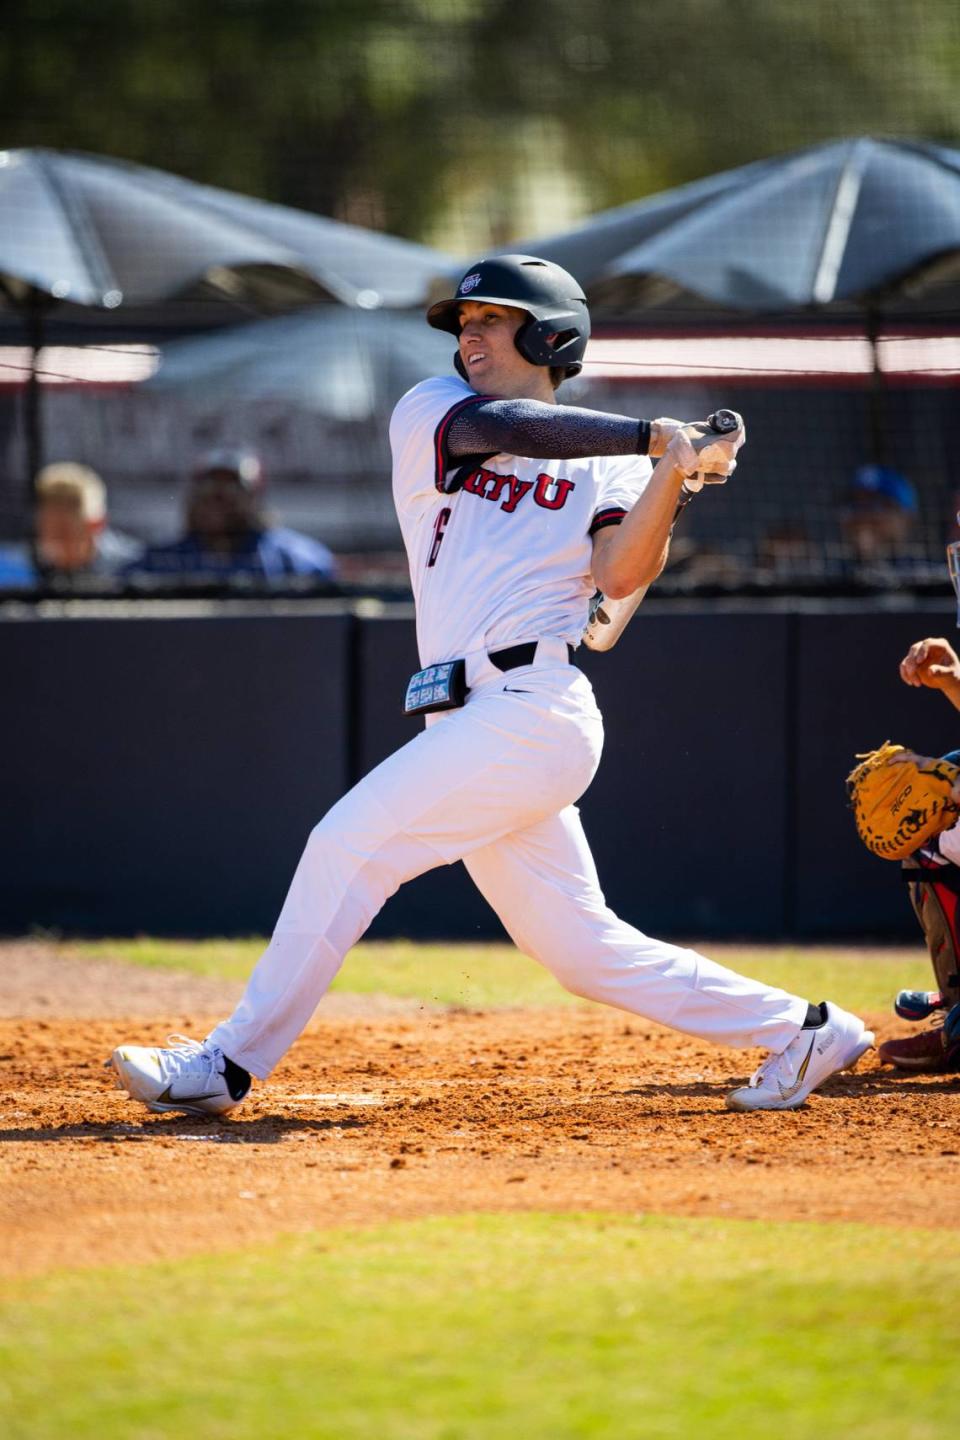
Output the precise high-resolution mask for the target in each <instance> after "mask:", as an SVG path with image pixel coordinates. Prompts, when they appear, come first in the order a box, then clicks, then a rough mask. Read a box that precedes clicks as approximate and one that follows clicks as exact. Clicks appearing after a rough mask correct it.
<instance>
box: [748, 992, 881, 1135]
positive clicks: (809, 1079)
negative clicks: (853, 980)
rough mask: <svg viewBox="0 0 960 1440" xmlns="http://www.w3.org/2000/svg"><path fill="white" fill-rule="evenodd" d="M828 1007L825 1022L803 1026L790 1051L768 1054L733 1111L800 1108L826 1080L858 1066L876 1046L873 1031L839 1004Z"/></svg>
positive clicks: (824, 1007)
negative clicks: (804, 1027)
mask: <svg viewBox="0 0 960 1440" xmlns="http://www.w3.org/2000/svg"><path fill="white" fill-rule="evenodd" d="M823 1010H824V1012H825V1014H826V1017H827V1018H826V1019H825V1021H824V1022H823V1024H822V1025H818V1026H816V1028H814V1029H810V1030H801V1031H800V1034H799V1035H798V1036H797V1038H796V1040H792V1041H791V1042H790V1044H789V1045H788V1046H787V1048H786V1050H784V1051H782V1052H781V1053H780V1054H779V1055H768V1057H767V1059H766V1060H764V1062H763V1064H762V1065H761V1066H760V1068H759V1069H758V1070H757V1071H756V1072H755V1073H754V1074H753V1075H751V1077H750V1082H749V1084H747V1085H744V1086H743V1087H742V1088H741V1089H739V1090H731V1092H730V1094H729V1095H728V1096H727V1105H728V1106H729V1107H730V1109H731V1110H796V1108H797V1106H798V1105H802V1104H803V1102H804V1100H806V1098H807V1096H808V1095H809V1094H810V1092H811V1091H813V1090H816V1088H817V1086H818V1085H822V1084H823V1082H824V1080H828V1079H829V1078H830V1076H831V1075H836V1074H837V1072H838V1071H839V1070H851V1069H852V1068H853V1066H854V1065H856V1063H857V1061H858V1060H859V1059H860V1056H861V1055H862V1054H863V1053H864V1051H865V1050H869V1049H870V1046H871V1045H872V1044H873V1034H872V1032H871V1031H870V1030H866V1029H864V1025H863V1021H862V1020H858V1019H857V1017H856V1015H851V1014H849V1013H848V1012H847V1011H846V1010H841V1009H840V1007H839V1005H833V1004H831V1003H830V1002H829V1001H828V1002H827V1003H826V1004H825V1005H824V1006H823Z"/></svg>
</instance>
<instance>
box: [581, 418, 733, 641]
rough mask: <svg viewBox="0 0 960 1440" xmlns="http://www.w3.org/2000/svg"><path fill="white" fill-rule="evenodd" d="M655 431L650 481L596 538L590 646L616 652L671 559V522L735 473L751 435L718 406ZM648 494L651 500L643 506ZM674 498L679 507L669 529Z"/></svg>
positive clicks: (658, 424) (662, 423) (655, 424)
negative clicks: (700, 417) (706, 489)
mask: <svg viewBox="0 0 960 1440" xmlns="http://www.w3.org/2000/svg"><path fill="white" fill-rule="evenodd" d="M650 429H651V439H650V453H651V454H658V453H659V454H660V455H661V459H660V460H659V461H658V463H657V465H656V467H655V468H654V472H653V475H652V476H651V478H650V483H649V485H648V486H647V488H646V490H645V491H644V492H643V494H642V495H641V497H640V499H639V500H638V501H637V503H636V505H635V506H634V507H633V509H632V510H631V511H630V513H629V515H628V516H627V517H626V519H625V520H624V521H623V523H622V524H621V525H620V526H618V527H617V529H615V530H614V529H610V530H600V531H599V532H598V533H597V534H596V535H595V536H594V541H593V577H594V580H595V581H596V584H597V588H598V592H599V593H598V594H597V595H596V596H595V598H594V601H593V604H592V605H591V607H590V616H589V619H588V621H587V626H586V629H585V630H584V632H583V642H584V644H585V645H586V646H587V647H588V649H591V650H612V649H613V646H614V645H615V644H616V643H617V641H618V640H619V638H620V636H621V635H622V634H623V632H624V630H625V629H626V627H627V624H628V623H629V621H630V620H631V618H632V617H633V615H634V614H635V612H636V610H637V608H638V607H639V605H640V603H641V601H642V600H643V598H644V596H645V595H646V593H647V590H648V589H649V588H650V585H651V584H652V583H653V581H654V580H655V579H656V578H657V576H658V575H659V574H660V572H661V571H662V569H663V567H664V565H665V564H666V560H667V553H668V551H669V548H670V537H671V535H672V534H673V527H674V526H675V525H676V523H677V520H678V519H679V518H680V515H681V513H682V512H683V509H684V507H685V506H686V505H687V504H688V502H689V501H690V500H691V499H692V497H693V496H694V495H696V494H697V493H698V492H699V491H700V490H701V489H702V488H703V486H704V484H709V483H714V484H722V483H723V482H724V481H725V480H726V479H727V477H728V476H729V475H731V474H732V473H733V471H734V470H735V469H736V464H737V462H736V458H735V457H736V454H737V451H738V450H739V449H740V447H741V445H742V444H743V442H744V439H745V438H746V431H745V428H744V425H743V421H742V420H741V418H740V416H739V415H737V414H736V412H735V411H733V410H718V411H717V412H716V414H714V415H711V416H710V417H709V419H708V420H707V421H706V422H703V421H700V422H697V423H696V424H691V425H682V424H681V423H680V422H679V421H677V420H653V421H651V426H650ZM720 437H722V438H720ZM651 492H652V493H651ZM648 496H650V501H652V502H654V503H653V504H651V503H650V501H648V503H647V504H645V503H644V502H645V501H647V497H648ZM670 503H672V506H673V509H672V513H670V515H669V520H668V521H667V523H666V528H664V519H665V515H666V513H667V511H668V508H669V504H670ZM638 576H640V577H642V583H641V584H640V585H639V586H638V585H637V578H638Z"/></svg>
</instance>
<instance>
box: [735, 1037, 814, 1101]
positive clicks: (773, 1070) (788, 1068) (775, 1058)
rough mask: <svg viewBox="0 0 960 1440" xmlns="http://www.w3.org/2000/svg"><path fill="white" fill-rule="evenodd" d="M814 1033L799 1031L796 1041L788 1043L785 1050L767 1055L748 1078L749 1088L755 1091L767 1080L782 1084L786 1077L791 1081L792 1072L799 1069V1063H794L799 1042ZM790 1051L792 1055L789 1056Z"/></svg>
mask: <svg viewBox="0 0 960 1440" xmlns="http://www.w3.org/2000/svg"><path fill="white" fill-rule="evenodd" d="M814 1033H815V1032H814V1031H812V1030H801V1031H800V1034H799V1035H798V1036H797V1037H796V1039H795V1040H791V1041H790V1044H789V1045H788V1046H787V1048H786V1050H780V1051H774V1053H773V1054H772V1055H768V1056H767V1058H766V1060H764V1061H762V1062H761V1063H760V1064H759V1065H758V1066H757V1068H756V1070H755V1071H754V1072H753V1074H752V1075H751V1076H750V1088H751V1089H756V1088H757V1087H758V1086H760V1085H763V1084H764V1082H765V1081H767V1080H771V1081H773V1082H774V1083H776V1082H780V1083H783V1082H785V1081H786V1079H787V1076H788V1075H789V1076H790V1079H791V1081H792V1079H793V1071H794V1070H797V1069H799V1061H798V1063H797V1064H795V1063H794V1061H795V1060H797V1057H798V1055H799V1048H800V1047H799V1042H800V1041H801V1039H802V1038H803V1037H804V1036H810V1035H812V1034H814ZM791 1051H792V1052H793V1054H791ZM804 1053H806V1052H804ZM781 1069H782V1070H783V1072H784V1073H782V1074H781V1073H780V1072H781Z"/></svg>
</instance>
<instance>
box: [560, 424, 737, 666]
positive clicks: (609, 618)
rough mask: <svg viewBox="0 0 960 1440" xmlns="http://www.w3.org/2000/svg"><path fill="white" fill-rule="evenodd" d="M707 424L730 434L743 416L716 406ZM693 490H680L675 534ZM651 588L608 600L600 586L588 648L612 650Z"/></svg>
mask: <svg viewBox="0 0 960 1440" xmlns="http://www.w3.org/2000/svg"><path fill="white" fill-rule="evenodd" d="M707 424H708V425H709V426H710V429H711V430H715V431H716V432H717V434H718V435H728V434H729V433H730V431H731V430H736V428H737V426H738V425H739V424H740V419H739V416H737V415H735V414H734V412H733V411H732V410H715V411H714V412H713V414H712V415H708V416H707ZM694 493H695V492H694V491H693V490H688V489H686V488H685V489H683V490H681V492H680V496H681V498H680V500H679V502H678V504H677V508H676V510H675V511H674V515H673V520H672V521H671V523H670V533H671V534H673V527H674V525H676V523H677V521H678V520H679V518H680V516H681V514H682V513H683V510H684V509H685V507H686V506H687V505H689V503H690V501H691V500H692V499H693V496H694ZM649 589H650V586H649V585H641V586H640V589H639V590H634V592H633V594H632V595H627V596H625V597H624V598H623V599H622V600H608V599H607V597H606V596H605V595H604V594H603V593H602V592H601V591H600V590H598V591H597V593H596V595H594V597H593V599H592V600H591V602H590V613H589V615H588V616H587V624H586V628H585V629H584V632H583V637H582V638H583V643H584V645H586V647H587V649H588V650H612V649H613V647H614V645H616V643H617V641H618V640H619V639H620V636H621V635H622V634H623V632H624V630H626V628H627V626H628V624H629V623H630V621H631V620H632V619H633V617H634V615H635V614H636V612H637V610H638V609H639V608H640V604H641V601H642V600H643V597H644V596H645V595H646V593H647V591H648V590H649Z"/></svg>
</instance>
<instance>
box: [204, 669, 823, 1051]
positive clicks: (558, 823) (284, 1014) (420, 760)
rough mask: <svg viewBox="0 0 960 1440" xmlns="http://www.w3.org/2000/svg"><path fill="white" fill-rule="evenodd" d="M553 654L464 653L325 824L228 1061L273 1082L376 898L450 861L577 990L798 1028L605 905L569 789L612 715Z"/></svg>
mask: <svg viewBox="0 0 960 1440" xmlns="http://www.w3.org/2000/svg"><path fill="white" fill-rule="evenodd" d="M561 654H563V655H565V647H563V646H562V645H560V644H559V642H551V641H541V642H540V646H539V648H538V651H537V663H535V664H534V665H533V666H529V667H523V668H522V669H517V670H511V671H508V672H507V673H506V674H501V672H500V671H498V670H496V669H495V668H494V666H493V665H491V664H490V662H489V661H488V660H487V659H486V657H485V656H480V657H468V672H467V678H468V682H469V683H470V685H471V693H470V696H469V697H468V700H467V704H466V705H465V706H464V707H463V708H462V709H459V710H452V711H448V712H446V713H444V714H442V715H436V716H431V717H430V719H429V721H428V725H427V728H426V729H425V730H424V731H423V732H422V733H420V734H419V735H417V737H416V739H414V740H411V741H410V743H409V744H407V745H404V746H403V748H402V749H401V750H398V751H397V752H396V753H395V754H394V755H391V756H390V758H389V759H387V760H385V761H384V762H383V764H382V765H379V766H377V768H376V769H375V770H373V771H371V773H370V774H369V775H367V776H366V777H365V778H364V779H363V780H361V781H360V782H359V784H358V785H356V786H355V787H354V788H353V789H352V790H351V791H350V792H349V793H348V794H347V795H345V796H344V797H343V799H342V800H339V801H338V802H337V804H336V805H334V806H333V808H332V809H331V810H330V811H329V812H328V814H327V815H326V816H325V817H324V818H323V820H321V821H320V823H319V825H317V826H316V828H315V829H314V830H313V831H312V833H311V835H310V838H309V840H308V841H307V846H306V849H305V850H304V852H303V855H302V857H301V860H300V863H299V865H298V867H297V870H296V873H295V875H294V877H293V881H292V884H291V886H290V891H289V893H288V895H287V898H286V901H285V903H284V906H283V910H282V911H281V914H280V918H279V920H278V921H277V927H276V930H275V931H274V934H273V937H272V939H271V941H270V944H269V945H268V946H267V949H266V950H265V951H264V953H263V955H262V957H261V958H260V960H259V961H258V962H257V965H256V967H255V969H254V971H253V973H252V975H251V977H250V980H249V983H248V985H247V988H246V992H245V994H244V996H243V999H242V1000H241V1002H240V1004H239V1006H238V1007H237V1009H236V1011H235V1012H234V1014H233V1016H232V1017H231V1018H230V1019H229V1020H227V1021H225V1022H224V1023H223V1024H221V1025H218V1026H217V1028H216V1029H215V1030H214V1031H213V1033H212V1035H211V1037H210V1038H211V1039H212V1040H213V1041H214V1042H215V1043H216V1044H218V1045H220V1046H221V1048H222V1049H223V1051H224V1053H225V1054H226V1055H229V1057H230V1058H231V1060H233V1061H235V1062H236V1064H238V1065H242V1066H243V1067H244V1068H246V1069H247V1070H249V1071H250V1072H251V1073H252V1074H253V1075H256V1076H257V1077H258V1078H259V1079H265V1078H266V1076H267V1075H268V1074H269V1073H270V1071H271V1070H272V1069H273V1068H274V1066H275V1065H276V1064H277V1062H278V1061H279V1060H280V1059H281V1058H282V1056H283V1055H284V1054H285V1053H286V1051H287V1050H288V1049H289V1047H290V1046H291V1045H292V1044H293V1042H294V1041H295V1040H296V1038H297V1036H298V1035H299V1034H300V1032H301V1030H302V1029H303V1028H304V1026H305V1025H306V1024H307V1022H308V1021H309V1019H310V1017H311V1015H312V1014H313V1012H314V1010H315V1008H316V1006H317V1004H318V1002H319V1001H320V999H321V998H322V997H323V995H324V994H325V993H326V991H327V989H328V988H329V986H330V984H331V982H332V981H333V979H334V976H335V975H336V973H337V971H338V970H339V968H340V965H341V962H342V960H343V957H344V955H345V954H346V952H347V951H348V950H349V949H350V947H351V946H352V945H353V944H354V943H355V942H356V941H357V940H358V939H359V938H360V936H361V935H363V933H364V931H365V930H366V929H367V926H368V925H369V924H370V922H371V920H372V919H373V917H374V916H375V915H376V914H377V912H378V910H380V908H381V906H382V905H383V904H384V902H385V901H386V900H387V899H388V898H389V897H390V896H391V895H392V894H393V893H394V892H395V891H396V890H397V889H398V888H399V886H400V885H402V884H403V882H404V881H405V880H410V879H413V877H414V876H416V875H421V874H423V873H424V872H425V871H427V870H431V869H433V868H434V867H435V866H438V865H445V864H450V863H451V862H453V861H454V860H458V859H463V860H464V861H465V863H466V866H467V869H468V870H469V872H470V875H471V877H472V878H473V880H474V882H475V883H476V885H477V886H478V888H479V890H480V892H481V893H482V894H483V896H484V897H485V898H486V900H487V901H489V903H490V905H491V906H492V907H493V909H494V910H495V911H496V913H497V914H498V915H499V917H500V919H501V920H502V922H503V924H504V926H505V928H506V930H507V932H508V933H509V935H510V936H511V938H512V939H513V941H514V942H515V944H516V945H517V947H518V948H519V949H520V950H522V951H523V952H524V953H525V954H527V955H529V956H531V957H532V958H533V959H535V960H538V961H540V963H541V964H543V965H545V966H546V967H547V968H548V969H549V970H551V971H552V972H553V973H554V974H555V975H556V977H557V979H558V980H559V981H560V983H561V984H562V985H564V986H566V988H567V989H568V990H572V991H573V992H574V993H575V994H578V995H584V996H587V997H588V998H589V999H591V1000H601V1001H603V1002H604V1003H605V1004H608V1005H616V1006H619V1007H620V1008H621V1009H623V1010H629V1011H633V1012H634V1013H635V1014H638V1015H643V1016H645V1017H646V1018H647V1019H649V1020H656V1021H659V1022H661V1023H662V1024H665V1025H672V1026H673V1027H674V1028H675V1029H678V1030H684V1031H686V1032H687V1033H688V1034H691V1035H698V1036H701V1037H703V1038H705V1039H710V1040H715V1041H718V1042H720V1043H722V1044H726V1045H733V1046H750V1045H762V1046H766V1047H767V1048H768V1049H770V1050H773V1051H780V1050H783V1049H785V1048H786V1046H787V1045H788V1044H789V1043H790V1041H791V1040H793V1039H794V1038H795V1036H796V1035H797V1033H798V1031H799V1029H800V1027H801V1025H802V1024H803V1021H804V1019H805V1017H806V1010H807V1006H806V1001H804V1000H801V999H799V998H798V997H796V996H793V995H788V994H787V993H786V992H784V991H782V990H777V989H773V988H771V987H770V986H768V985H763V984H761V983H759V982H758V981H755V980H749V979H747V978H746V977H744V976H741V975H737V974H735V973H734V972H733V971H732V970H728V969H726V968H724V967H723V966H721V965H717V964H715V963H714V962H713V961H712V960H708V959H706V958H705V957H704V956H703V955H699V954H698V953H697V952H696V951H695V950H689V949H682V948H680V947H679V946H676V945H668V944H666V943H664V942H663V941H660V940H654V939H651V938H650V937H649V936H647V935H644V934H642V933H641V932H640V931H639V930H635V929H634V928H633V926H632V925H628V924H627V923H626V922H625V921H623V920H620V919H619V918H618V917H617V916H616V915H615V914H614V913H613V912H612V911H611V910H610V909H609V908H608V906H607V905H606V903H605V901H604V898H603V894H602V892H601V890H600V885H599V881H598V879H597V873H596V869H595V867H594V863H593V858H592V856H591V854H590V849H589V846H588V844H587V840H586V836H585V835H584V833H583V828H582V826H581V823H580V816H579V813H578V811H577V809H576V807H575V805H574V803H573V802H574V801H575V800H576V799H577V798H578V797H579V796H580V795H582V793H583V792H584V790H586V788H587V786H588V785H589V783H590V781H591V780H592V778H593V775H594V773H595V771H596V768H597V764H598V762H599V758H600V751H601V747H602V743H603V725H602V720H601V717H600V712H599V711H598V709H597V707H596V703H595V701H594V698H593V690H592V688H591V686H590V683H589V681H588V680H587V678H586V676H585V675H583V673H582V672H581V671H580V670H578V669H577V668H576V667H575V666H573V665H568V664H565V663H558V660H559V656H560V655H561ZM551 657H554V658H551ZM544 662H546V663H544ZM638 823H640V824H642V823H643V817H642V816H638Z"/></svg>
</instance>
